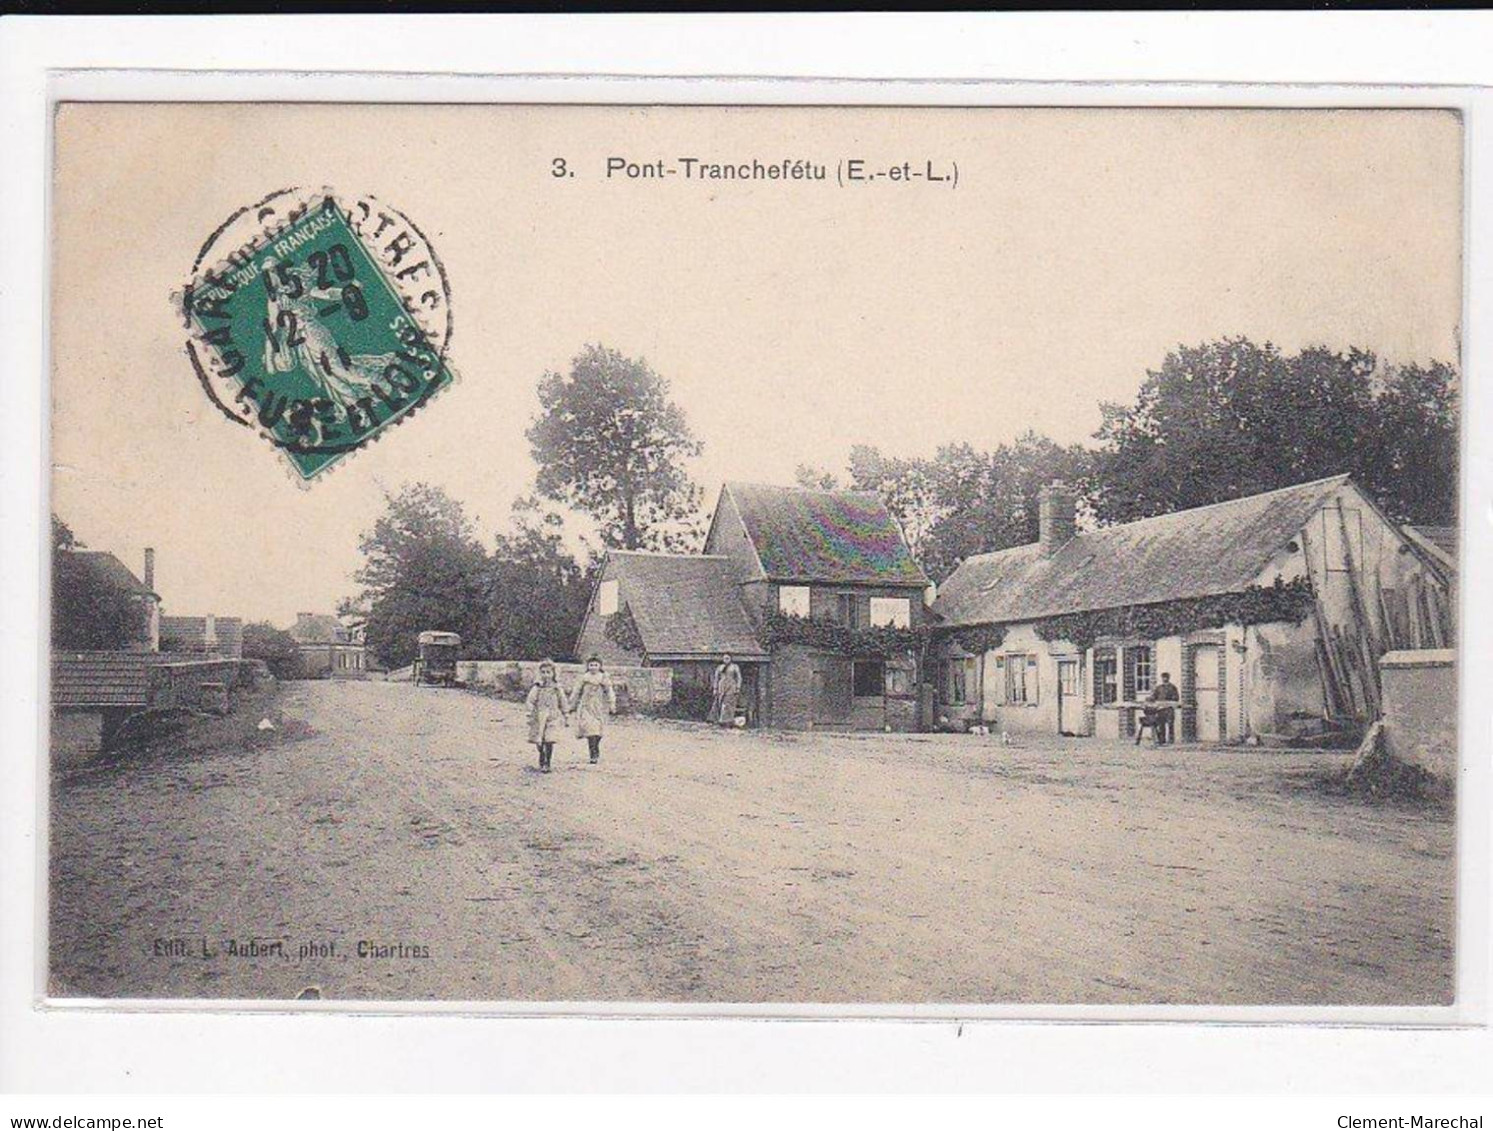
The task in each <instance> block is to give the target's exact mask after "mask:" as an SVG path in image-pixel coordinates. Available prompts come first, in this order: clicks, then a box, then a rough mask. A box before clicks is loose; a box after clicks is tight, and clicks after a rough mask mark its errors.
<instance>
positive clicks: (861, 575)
mask: <svg viewBox="0 0 1493 1131" xmlns="http://www.w3.org/2000/svg"><path fill="white" fill-rule="evenodd" d="M722 491H723V492H730V494H731V498H732V500H733V501H734V502H735V503H736V509H737V511H738V512H739V513H740V514H741V521H742V524H743V525H744V526H745V527H746V532H747V537H748V538H750V539H751V541H752V546H753V547H754V548H755V549H756V551H757V557H758V559H759V560H760V561H761V562H762V568H763V570H764V571H765V572H766V573H767V576H768V577H769V578H771V579H773V580H775V581H805V582H815V581H821V582H831V583H835V582H838V583H850V584H857V583H859V584H867V583H874V584H882V585H919V586H925V585H927V584H928V576H927V574H925V573H924V572H923V570H922V567H921V566H919V565H918V563H917V562H916V561H914V560H913V557H912V551H911V550H909V549H908V547H907V540H906V539H905V538H904V537H903V536H902V528H901V527H900V526H898V525H897V521H896V519H894V518H893V517H892V515H891V512H889V511H888V510H887V508H886V504H885V503H884V502H882V501H881V498H880V497H879V496H877V495H873V494H869V493H865V492H861V491H809V490H805V489H803V488H801V487H769V486H763V485H760V484H756V483H727V484H726V485H725V487H723V488H722Z"/></svg>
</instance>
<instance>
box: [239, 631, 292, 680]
mask: <svg viewBox="0 0 1493 1131" xmlns="http://www.w3.org/2000/svg"><path fill="white" fill-rule="evenodd" d="M244 659H246V660H263V661H264V662H265V664H267V665H268V666H269V669H270V673H271V674H272V675H273V676H274V677H275V678H276V679H299V678H300V677H301V650H300V648H299V647H297V646H296V642H295V638H294V637H293V636H291V635H290V633H288V632H286V631H285V630H284V629H282V628H276V627H275V626H274V625H272V624H270V623H269V622H268V621H255V622H253V623H252V624H246V625H244Z"/></svg>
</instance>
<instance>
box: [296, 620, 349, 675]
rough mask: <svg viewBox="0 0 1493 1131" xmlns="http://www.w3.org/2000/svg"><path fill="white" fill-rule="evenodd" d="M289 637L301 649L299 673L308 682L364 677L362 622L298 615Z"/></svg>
mask: <svg viewBox="0 0 1493 1131" xmlns="http://www.w3.org/2000/svg"><path fill="white" fill-rule="evenodd" d="M290 635H291V638H292V639H293V640H294V641H295V642H296V646H297V647H298V648H299V649H300V652H301V673H302V674H303V675H304V676H305V677H306V678H307V679H326V678H331V679H364V678H366V676H367V667H366V662H367V656H366V648H365V646H364V626H363V621H362V620H361V619H359V618H347V619H343V618H340V617H336V616H333V615H332V614H331V613H297V614H296V621H295V624H294V625H292V626H291V628H290Z"/></svg>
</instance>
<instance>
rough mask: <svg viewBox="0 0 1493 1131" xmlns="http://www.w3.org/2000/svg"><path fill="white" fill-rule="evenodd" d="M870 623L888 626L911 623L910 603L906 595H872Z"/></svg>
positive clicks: (905, 625) (906, 626) (897, 626)
mask: <svg viewBox="0 0 1493 1131" xmlns="http://www.w3.org/2000/svg"><path fill="white" fill-rule="evenodd" d="M871 624H872V625H879V626H886V627H889V628H909V627H911V625H912V603H911V602H910V601H908V599H907V598H906V597H872V598H871Z"/></svg>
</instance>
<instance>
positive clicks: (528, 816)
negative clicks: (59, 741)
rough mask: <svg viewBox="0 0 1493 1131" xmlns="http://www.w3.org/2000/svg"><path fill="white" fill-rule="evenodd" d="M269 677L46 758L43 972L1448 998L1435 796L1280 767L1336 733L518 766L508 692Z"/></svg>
mask: <svg viewBox="0 0 1493 1131" xmlns="http://www.w3.org/2000/svg"><path fill="white" fill-rule="evenodd" d="M274 708H275V712H276V715H277V717H278V718H279V719H280V720H281V724H282V726H281V729H280V730H279V731H277V732H276V734H277V736H279V738H280V740H279V741H276V742H272V743H269V744H266V745H262V746H255V745H246V744H245V743H244V742H243V741H242V740H236V741H231V742H230V741H225V742H223V743H220V744H219V747H218V748H217V749H215V750H209V751H207V752H202V751H200V750H198V751H193V752H187V751H185V750H177V751H173V750H172V748H171V745H170V744H169V743H167V744H164V745H163V746H161V747H160V748H159V749H157V750H156V751H155V752H153V753H151V754H149V755H147V756H144V757H139V758H136V759H134V760H131V761H128V762H124V763H121V764H117V765H109V766H99V767H95V768H90V769H85V770H80V771H73V772H71V773H69V774H66V775H62V776H59V777H58V778H57V779H56V780H55V781H54V784H53V791H52V815H51V820H52V836H53V845H54V852H53V857H52V893H51V899H52V921H51V944H50V951H51V961H52V967H51V971H52V987H51V988H52V992H53V993H54V994H55V995H58V996H102V997H121V996H124V997H201V996H210V997H230V998H259V997H268V998H280V999H285V998H294V997H296V996H297V994H298V993H300V992H301V991H303V990H304V989H306V988H307V987H311V986H315V987H317V989H318V991H319V993H320V996H322V997H323V998H357V999H369V998H377V999H396V998H398V999H424V998H438V999H449V1000H528V1001H588V1000H589V1001H595V1000H608V1001H624V1000H656V1001H699V1002H723V1001H724V1002H793V1001H809V1002H844V1001H856V1002H1105V1003H1146V1002H1158V1003H1161V1002H1166V1003H1175V1002H1201V1003H1207V1002H1213V1003H1228V1004H1256V1003H1302V1004H1306V1003H1329V1002H1330V1003H1359V1004H1380V1003H1395V1004H1410V1003H1414V1004H1430V1003H1443V1002H1447V1001H1450V1000H1451V996H1452V988H1453V987H1452V982H1453V977H1452V970H1453V963H1452V949H1451V948H1452V938H1453V933H1454V928H1453V900H1452V888H1453V875H1454V867H1453V859H1454V837H1453V825H1452V822H1451V819H1450V818H1449V816H1447V815H1446V814H1444V813H1441V812H1438V811H1434V810H1427V809H1416V808H1405V807H1370V806H1366V805H1363V804H1361V803H1359V802H1356V801H1351V800H1347V799H1337V798H1333V797H1330V796H1326V795H1324V794H1323V793H1322V792H1321V791H1319V790H1314V789H1312V788H1310V787H1309V785H1308V778H1309V777H1310V776H1311V775H1313V774H1315V773H1318V772H1320V771H1321V770H1322V769H1324V768H1326V767H1327V766H1329V765H1332V764H1335V763H1334V762H1332V761H1329V760H1327V759H1329V758H1335V759H1337V761H1338V762H1340V761H1341V756H1323V755H1298V754H1283V753H1278V752H1268V751H1246V750H1228V751H1213V752H1209V751H1201V750H1188V749H1185V748H1184V749H1176V748H1172V749H1169V750H1167V751H1165V752H1158V751H1156V750H1155V749H1154V748H1151V747H1149V746H1144V747H1139V748H1136V747H1131V746H1128V745H1109V744H1104V743H1099V742H1093V741H1082V740H1065V741H1062V742H1059V741H1056V740H1054V741H1051V742H1040V741H1035V740H1034V742H1033V743H1032V744H1031V745H1029V746H1027V747H1024V748H1014V747H1001V746H998V745H995V744H994V743H993V742H992V741H991V740H989V739H978V738H973V737H962V736H961V737H953V736H931V735H916V736H889V735H873V736H864V737H857V736H832V735H826V734H815V735H776V734H765V733H736V732H718V731H714V730H711V729H708V728H705V727H702V726H695V725H690V724H671V723H664V722H653V721H647V720H619V721H618V722H617V723H616V724H615V726H614V727H613V729H612V730H611V732H610V733H609V734H608V737H607V739H606V742H605V748H604V753H603V759H602V763H601V765H600V766H595V767H593V766H589V765H587V764H586V759H585V745H584V743H583V742H581V741H579V740H573V741H571V742H568V743H566V744H565V745H563V746H562V747H561V748H560V749H559V750H558V751H557V752H556V770H555V772H554V773H553V774H550V775H547V776H545V775H540V774H538V773H537V772H535V771H534V769H533V768H532V766H533V763H534V758H533V749H532V748H531V747H529V746H528V745H526V744H525V742H524V737H525V734H524V724H523V717H522V708H521V707H520V706H519V705H517V704H512V703H506V702H501V701H498V700H494V699H488V698H483V697H480V696H476V695H471V694H466V693H463V692H457V691H438V690H429V689H420V688H416V687H413V686H410V685H409V684H402V683H382V682H368V683H334V682H318V683H299V684H295V683H293V684H288V685H286V686H285V687H284V688H283V689H282V691H281V692H279V693H278V697H277V699H276V700H275V703H274ZM236 725H237V726H238V728H239V730H240V731H243V730H245V729H247V728H246V727H245V725H244V721H243V720H240V721H239V722H238V723H237V724H236ZM225 733H226V732H225ZM276 941H278V942H280V944H281V945H280V946H279V947H275V946H274V945H273V944H274V943H275V942H276ZM230 944H232V945H231V946H230ZM302 948H307V949H306V950H305V951H304V956H303V949H302ZM204 949H205V950H206V952H207V956H204V953H203V952H204ZM234 949H237V950H238V951H240V952H241V953H238V954H233V953H231V951H232V950H234ZM266 949H267V950H269V952H270V953H268V954H262V953H259V952H261V951H264V950H266ZM360 949H361V951H362V953H361V954H360ZM328 950H330V954H328V953H327V951H328ZM183 951H184V952H185V953H182V952H183Z"/></svg>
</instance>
